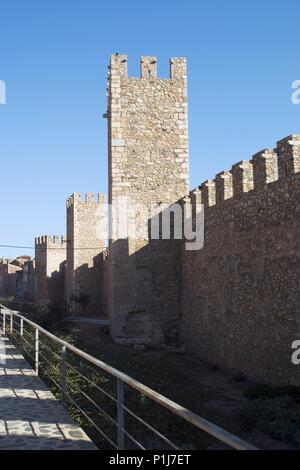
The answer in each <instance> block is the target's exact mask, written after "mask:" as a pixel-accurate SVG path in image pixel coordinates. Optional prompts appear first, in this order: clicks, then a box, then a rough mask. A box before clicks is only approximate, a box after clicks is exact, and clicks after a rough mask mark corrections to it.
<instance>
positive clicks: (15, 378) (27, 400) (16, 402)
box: [0, 336, 96, 450]
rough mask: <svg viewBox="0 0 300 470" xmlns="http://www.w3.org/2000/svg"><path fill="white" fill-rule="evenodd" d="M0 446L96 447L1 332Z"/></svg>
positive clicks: (25, 447)
mask: <svg viewBox="0 0 300 470" xmlns="http://www.w3.org/2000/svg"><path fill="white" fill-rule="evenodd" d="M0 449H1V450H3V449H7V450H10V449H16V450H17V449H27V450H29V449H30V450H31V449H32V450H38V449H43V450H46V449H48V450H50V449H52V450H83V449H87V450H96V447H95V446H94V444H93V443H92V442H91V440H90V439H89V438H88V436H87V435H86V434H85V433H84V432H83V430H82V429H81V428H79V427H78V426H77V425H76V424H74V421H73V420H72V419H71V418H70V416H69V415H68V413H67V412H66V411H65V409H64V408H63V407H62V406H61V405H60V403H59V401H58V400H56V398H55V397H54V396H53V394H52V393H51V392H50V391H49V390H48V389H47V388H46V386H45V384H44V383H43V382H42V381H41V379H40V378H39V377H37V375H36V374H35V372H34V371H33V370H32V369H31V367H30V366H29V364H28V363H27V362H26V361H25V359H24V358H23V356H22V355H20V354H19V353H18V351H17V350H16V348H15V347H14V346H13V345H12V343H11V342H10V341H9V340H8V339H7V338H6V337H3V336H2V337H1V336H0Z"/></svg>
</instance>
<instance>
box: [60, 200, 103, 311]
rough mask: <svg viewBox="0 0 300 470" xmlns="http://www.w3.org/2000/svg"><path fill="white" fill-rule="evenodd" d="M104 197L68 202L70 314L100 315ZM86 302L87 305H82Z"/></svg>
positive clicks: (67, 290)
mask: <svg viewBox="0 0 300 470" xmlns="http://www.w3.org/2000/svg"><path fill="white" fill-rule="evenodd" d="M104 202H105V197H104V195H103V194H99V195H98V200H96V199H95V197H94V195H93V194H92V193H88V194H87V195H86V196H85V199H82V198H81V195H80V194H78V193H74V194H73V195H72V196H71V197H70V198H69V199H68V200H67V275H66V287H67V288H66V300H67V303H68V305H69V306H70V307H71V311H72V313H73V314H75V315H76V314H78V315H80V314H83V313H84V314H89V315H99V314H100V313H102V312H100V310H101V298H100V296H101V282H102V281H101V254H102V252H103V251H104V250H105V245H104V213H105V208H104ZM84 298H85V299H86V305H85V304H84V302H85V301H84Z"/></svg>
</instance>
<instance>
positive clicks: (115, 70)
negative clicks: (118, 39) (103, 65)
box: [109, 54, 187, 81]
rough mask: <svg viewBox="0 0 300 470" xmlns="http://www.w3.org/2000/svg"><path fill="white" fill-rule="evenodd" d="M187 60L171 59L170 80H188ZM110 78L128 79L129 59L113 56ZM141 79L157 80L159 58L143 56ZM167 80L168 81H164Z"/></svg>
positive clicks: (180, 58)
mask: <svg viewBox="0 0 300 470" xmlns="http://www.w3.org/2000/svg"><path fill="white" fill-rule="evenodd" d="M186 64H187V61H186V58H185V57H172V58H171V59H170V76H169V77H168V78H167V79H170V80H179V81H181V80H186V77H187V70H186ZM109 69H110V72H109V74H110V78H111V80H113V79H114V78H116V77H119V78H120V77H122V78H129V77H128V59H127V55H124V54H113V55H112V56H111V60H110V66H109ZM140 78H141V79H157V58H156V57H155V56H142V57H141V59H140ZM164 80H166V79H164Z"/></svg>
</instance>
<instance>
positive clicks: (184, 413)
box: [0, 304, 257, 450]
mask: <svg viewBox="0 0 300 470" xmlns="http://www.w3.org/2000/svg"><path fill="white" fill-rule="evenodd" d="M0 309H4V310H6V311H7V312H8V314H10V315H13V316H16V317H17V318H20V319H22V320H23V322H26V323H27V324H29V325H31V326H32V327H34V328H35V330H36V331H39V332H41V333H43V334H44V335H45V336H47V337H48V338H50V339H52V340H53V341H55V342H56V343H58V344H60V345H61V346H63V347H65V348H66V349H67V350H69V351H71V352H73V353H74V354H76V355H77V356H79V357H81V358H82V359H85V360H86V361H88V362H90V363H91V364H93V365H95V366H97V367H99V368H100V369H102V370H104V371H105V372H108V373H109V374H111V375H112V376H114V377H115V378H116V379H118V380H119V381H120V382H121V383H123V384H124V383H125V384H127V385H128V386H130V387H131V388H133V389H135V390H137V391H138V392H140V393H142V394H143V395H145V396H146V397H148V398H150V399H152V400H153V401H155V402H156V403H158V404H160V405H162V406H163V407H164V408H166V409H168V410H169V411H171V412H173V413H174V414H175V415H177V416H179V417H181V418H183V419H184V420H185V421H187V422H189V423H191V424H193V425H194V426H196V427H197V428H199V429H201V430H202V431H205V432H206V433H208V434H210V435H211V436H213V437H215V438H217V439H218V440H220V441H222V442H224V443H225V444H228V445H229V446H230V447H232V448H234V449H236V450H257V448H256V447H254V446H253V445H251V444H249V443H247V442H246V441H244V440H243V439H240V438H239V437H237V436H235V435H233V434H231V433H230V432H228V431H226V430H224V429H223V428H221V427H220V426H217V425H215V424H213V423H211V422H210V421H208V420H206V419H205V418H202V417H200V416H198V415H197V414H195V413H194V412H192V411H190V410H188V409H187V408H185V407H183V406H181V405H179V404H178V403H175V402H174V401H172V400H170V399H169V398H166V397H165V396H164V395H161V394H160V393H158V392H156V391H154V390H153V389H151V388H149V387H147V386H146V385H144V384H142V383H141V382H139V381H137V380H135V379H133V378H132V377H130V376H129V375H127V374H124V373H123V372H121V371H119V370H118V369H115V368H114V367H112V366H109V365H108V364H106V363H105V362H103V361H101V360H99V359H97V358H95V357H93V356H91V355H90V354H88V353H86V352H84V351H82V350H81V349H78V348H77V347H76V346H73V345H72V344H70V343H68V342H67V341H64V340H63V339H61V338H59V337H57V336H55V335H54V334H53V333H50V332H49V331H47V330H45V329H44V328H42V327H41V326H39V325H38V324H36V323H34V322H33V321H31V320H29V319H28V318H26V317H24V316H23V315H20V314H19V313H18V312H16V311H13V310H10V309H9V308H7V307H5V306H4V305H1V304H0Z"/></svg>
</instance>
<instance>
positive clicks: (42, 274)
mask: <svg viewBox="0 0 300 470" xmlns="http://www.w3.org/2000/svg"><path fill="white" fill-rule="evenodd" d="M65 262H66V240H65V239H64V237H61V238H59V237H58V236H56V235H55V236H54V237H51V236H47V235H45V236H43V237H38V238H36V239H35V287H34V293H35V294H34V296H35V300H34V301H35V303H36V304H46V303H52V304H55V305H59V306H61V305H63V304H64V277H65Z"/></svg>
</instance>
